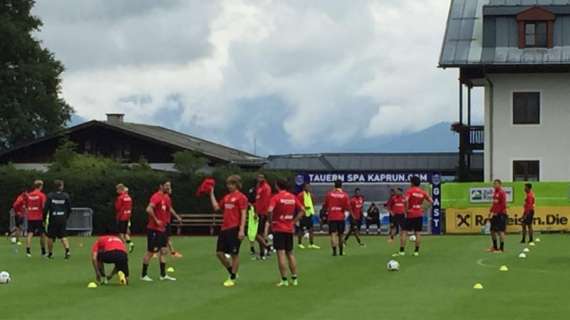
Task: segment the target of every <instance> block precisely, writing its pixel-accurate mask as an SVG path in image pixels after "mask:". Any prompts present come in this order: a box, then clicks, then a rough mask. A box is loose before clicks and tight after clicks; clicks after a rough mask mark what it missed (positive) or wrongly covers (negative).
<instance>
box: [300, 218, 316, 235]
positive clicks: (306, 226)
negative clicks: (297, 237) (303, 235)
mask: <svg viewBox="0 0 570 320" xmlns="http://www.w3.org/2000/svg"><path fill="white" fill-rule="evenodd" d="M299 226H300V227H301V231H304V230H313V217H312V216H310V217H308V216H304V217H303V218H301V221H299Z"/></svg>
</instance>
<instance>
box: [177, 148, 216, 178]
mask: <svg viewBox="0 0 570 320" xmlns="http://www.w3.org/2000/svg"><path fill="white" fill-rule="evenodd" d="M173 157H174V168H175V169H176V170H178V171H180V173H182V174H185V175H191V174H195V173H196V171H198V170H200V169H203V168H204V167H206V165H207V164H208V160H207V159H205V158H203V157H200V156H199V155H197V154H196V153H194V152H191V151H178V152H176V153H175V154H174V156H173Z"/></svg>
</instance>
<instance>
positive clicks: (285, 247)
mask: <svg viewBox="0 0 570 320" xmlns="http://www.w3.org/2000/svg"><path fill="white" fill-rule="evenodd" d="M275 186H276V188H277V194H276V195H274V196H273V197H272V198H271V201H270V204H269V208H268V211H269V220H270V221H271V227H272V230H273V232H274V237H275V238H274V241H273V243H274V245H275V249H277V262H278V264H279V272H280V274H281V282H279V283H278V284H277V286H278V287H288V286H289V281H288V280H287V265H289V273H290V276H291V284H292V285H293V286H297V285H298V284H299V282H298V279H297V260H296V259H295V256H294V255H293V235H294V232H295V224H296V223H297V222H298V221H299V220H300V219H301V218H302V217H303V216H304V215H305V208H304V205H303V204H302V203H301V202H300V201H299V199H297V197H295V195H293V194H292V193H290V192H288V191H287V189H288V185H287V182H286V181H285V180H278V181H277V182H276V184H275ZM295 212H297V214H295Z"/></svg>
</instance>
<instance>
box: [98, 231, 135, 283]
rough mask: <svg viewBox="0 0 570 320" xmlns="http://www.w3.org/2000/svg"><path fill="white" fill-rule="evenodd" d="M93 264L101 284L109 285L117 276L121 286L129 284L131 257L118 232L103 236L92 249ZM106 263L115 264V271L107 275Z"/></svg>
mask: <svg viewBox="0 0 570 320" xmlns="http://www.w3.org/2000/svg"><path fill="white" fill-rule="evenodd" d="M91 263H92V264H93V269H94V270H95V276H96V278H97V282H98V283H99V284H107V283H108V282H109V281H110V280H111V279H112V278H113V276H114V275H115V274H116V275H118V277H119V283H120V284H121V285H127V284H128V283H129V257H128V255H127V249H126V247H125V244H124V242H123V239H121V238H119V237H117V236H116V232H108V234H107V235H104V236H101V237H99V238H98V239H97V241H95V243H94V244H93V247H91ZM105 263H108V264H113V265H114V268H113V271H112V272H111V273H110V274H109V275H108V276H107V275H106V274H105V267H104V265H105Z"/></svg>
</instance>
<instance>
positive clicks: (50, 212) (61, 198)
mask: <svg viewBox="0 0 570 320" xmlns="http://www.w3.org/2000/svg"><path fill="white" fill-rule="evenodd" d="M54 185H55V190H56V191H55V192H50V193H49V194H48V195H47V201H46V206H45V208H44V213H45V216H46V217H47V221H48V228H47V229H48V230H47V236H48V252H49V253H48V258H49V259H52V258H53V242H54V241H55V239H60V240H61V244H62V245H63V248H64V249H65V259H69V257H70V253H69V241H67V219H69V215H70V214H71V203H70V200H69V194H67V193H65V192H63V187H64V185H63V181H62V180H55V181H54Z"/></svg>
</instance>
